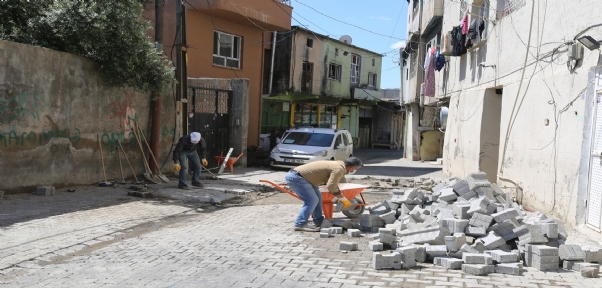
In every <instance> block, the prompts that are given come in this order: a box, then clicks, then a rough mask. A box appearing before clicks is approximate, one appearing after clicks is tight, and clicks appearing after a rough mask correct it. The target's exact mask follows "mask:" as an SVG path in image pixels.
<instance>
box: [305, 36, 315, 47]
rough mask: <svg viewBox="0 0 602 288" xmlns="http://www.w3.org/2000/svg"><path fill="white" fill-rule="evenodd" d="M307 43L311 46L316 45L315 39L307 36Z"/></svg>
mask: <svg viewBox="0 0 602 288" xmlns="http://www.w3.org/2000/svg"><path fill="white" fill-rule="evenodd" d="M306 45H307V47H309V48H311V47H314V40H313V39H309V38H307V44H306Z"/></svg>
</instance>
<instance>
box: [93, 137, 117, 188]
mask: <svg viewBox="0 0 602 288" xmlns="http://www.w3.org/2000/svg"><path fill="white" fill-rule="evenodd" d="M96 140H98V147H99V148H100V162H101V163H102V174H103V175H104V177H105V182H100V184H98V186H100V187H109V186H113V185H115V182H108V181H107V172H105V160H104V156H103V155H102V143H100V136H98V134H96Z"/></svg>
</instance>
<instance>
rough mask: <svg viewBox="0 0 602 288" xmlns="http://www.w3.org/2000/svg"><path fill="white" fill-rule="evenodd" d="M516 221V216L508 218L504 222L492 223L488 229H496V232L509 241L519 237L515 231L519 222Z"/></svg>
mask: <svg viewBox="0 0 602 288" xmlns="http://www.w3.org/2000/svg"><path fill="white" fill-rule="evenodd" d="M515 222H516V220H514V218H511V219H506V220H504V221H503V222H500V223H496V224H494V225H491V226H490V227H489V229H488V230H489V231H494V232H495V234H497V235H499V236H500V237H502V238H504V240H505V241H509V240H512V239H514V238H517V237H518V236H517V235H516V233H514V228H516V224H518V223H515Z"/></svg>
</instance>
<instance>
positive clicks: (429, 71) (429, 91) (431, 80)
mask: <svg viewBox="0 0 602 288" xmlns="http://www.w3.org/2000/svg"><path fill="white" fill-rule="evenodd" d="M427 54H428V59H429V63H428V68H426V67H425V73H424V96H429V97H433V96H435V66H436V65H437V64H436V62H437V59H436V58H437V57H435V54H434V53H433V49H430V50H428V53H427Z"/></svg>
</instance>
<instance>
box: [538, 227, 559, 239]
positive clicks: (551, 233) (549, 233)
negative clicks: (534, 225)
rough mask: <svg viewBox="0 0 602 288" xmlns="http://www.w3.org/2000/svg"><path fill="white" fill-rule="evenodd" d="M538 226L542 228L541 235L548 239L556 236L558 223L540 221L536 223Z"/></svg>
mask: <svg viewBox="0 0 602 288" xmlns="http://www.w3.org/2000/svg"><path fill="white" fill-rule="evenodd" d="M538 226H539V227H540V229H541V230H542V232H543V235H544V236H545V237H546V238H548V240H550V239H556V238H558V224H556V223H540V224H538Z"/></svg>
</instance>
